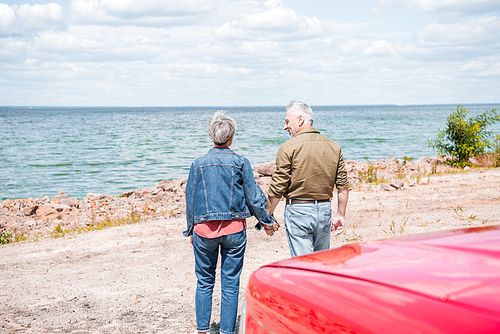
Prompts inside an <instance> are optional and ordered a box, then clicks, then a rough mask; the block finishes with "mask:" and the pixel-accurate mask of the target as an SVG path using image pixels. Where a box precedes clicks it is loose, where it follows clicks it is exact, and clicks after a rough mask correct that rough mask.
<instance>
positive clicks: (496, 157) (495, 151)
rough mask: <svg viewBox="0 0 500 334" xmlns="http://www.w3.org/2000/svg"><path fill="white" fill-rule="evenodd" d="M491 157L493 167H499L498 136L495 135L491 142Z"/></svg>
mask: <svg viewBox="0 0 500 334" xmlns="http://www.w3.org/2000/svg"><path fill="white" fill-rule="evenodd" d="M493 157H494V163H495V167H500V135H496V136H495V141H494V142H493Z"/></svg>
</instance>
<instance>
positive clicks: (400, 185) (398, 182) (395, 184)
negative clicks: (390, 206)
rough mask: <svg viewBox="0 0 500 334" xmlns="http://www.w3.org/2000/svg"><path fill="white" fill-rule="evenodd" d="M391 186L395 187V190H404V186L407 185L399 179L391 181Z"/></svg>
mask: <svg viewBox="0 0 500 334" xmlns="http://www.w3.org/2000/svg"><path fill="white" fill-rule="evenodd" d="M389 185H391V186H393V187H394V188H396V189H400V188H403V186H404V185H405V184H404V182H403V181H401V180H397V179H390V181H389Z"/></svg>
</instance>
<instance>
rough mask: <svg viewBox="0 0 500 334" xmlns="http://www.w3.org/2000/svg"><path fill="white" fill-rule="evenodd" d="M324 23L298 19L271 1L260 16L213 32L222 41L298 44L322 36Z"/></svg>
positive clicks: (301, 17) (250, 17)
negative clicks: (264, 41)
mask: <svg viewBox="0 0 500 334" xmlns="http://www.w3.org/2000/svg"><path fill="white" fill-rule="evenodd" d="M323 30H324V29H323V26H322V24H321V22H320V21H319V20H318V19H317V18H315V17H313V18H308V17H305V16H300V15H298V14H297V13H296V12H295V11H294V10H293V9H291V8H287V7H285V6H283V3H282V2H281V1H279V0H278V1H276V0H273V1H268V2H266V3H265V4H264V6H263V7H262V10H261V11H260V12H258V13H252V14H249V15H247V16H245V17H243V18H241V19H240V20H235V21H231V22H226V23H224V24H223V25H222V26H220V27H218V28H215V29H213V32H214V35H215V36H216V38H217V39H219V40H296V39H310V38H315V37H318V36H320V35H321V33H322V32H323Z"/></svg>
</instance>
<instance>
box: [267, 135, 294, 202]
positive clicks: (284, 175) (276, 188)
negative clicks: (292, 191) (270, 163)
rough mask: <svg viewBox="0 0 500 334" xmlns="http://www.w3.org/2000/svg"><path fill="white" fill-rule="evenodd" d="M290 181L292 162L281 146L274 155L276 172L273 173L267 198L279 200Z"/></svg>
mask: <svg viewBox="0 0 500 334" xmlns="http://www.w3.org/2000/svg"><path fill="white" fill-rule="evenodd" d="M291 179H292V161H291V158H290V156H289V155H288V154H287V152H286V150H285V148H284V147H283V145H281V146H280V148H279V149H278V154H277V155H276V171H275V172H274V173H273V176H272V180H271V184H270V185H269V189H268V191H267V193H268V194H269V196H270V197H274V198H279V199H281V197H283V195H284V194H285V192H286V191H287V189H288V188H289V187H290V182H291Z"/></svg>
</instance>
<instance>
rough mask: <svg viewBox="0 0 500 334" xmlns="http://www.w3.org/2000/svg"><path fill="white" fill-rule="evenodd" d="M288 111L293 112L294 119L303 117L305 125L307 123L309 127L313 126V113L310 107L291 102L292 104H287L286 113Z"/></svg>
mask: <svg viewBox="0 0 500 334" xmlns="http://www.w3.org/2000/svg"><path fill="white" fill-rule="evenodd" d="M290 109H291V110H292V111H293V114H294V115H295V117H298V116H304V119H305V121H306V122H307V123H309V124H311V125H312V124H313V121H314V113H313V111H312V109H311V107H309V106H308V105H307V104H305V103H304V102H301V101H292V102H290V103H288V105H287V106H286V111H287V112H288V110H290Z"/></svg>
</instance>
